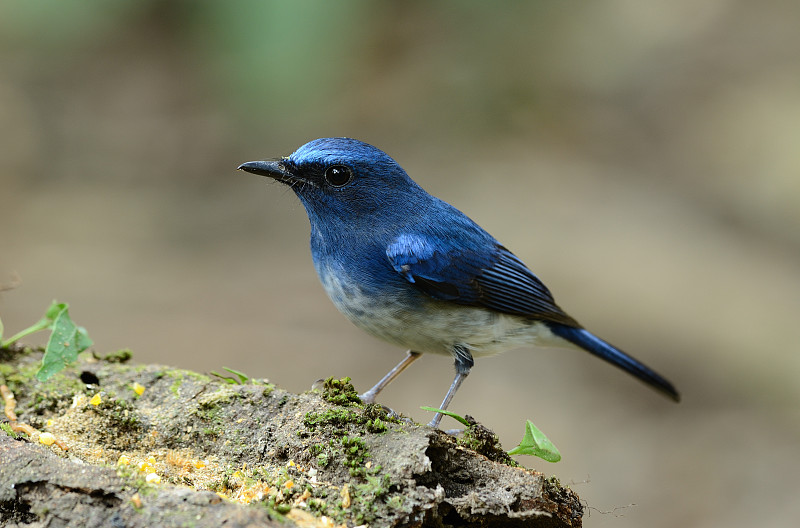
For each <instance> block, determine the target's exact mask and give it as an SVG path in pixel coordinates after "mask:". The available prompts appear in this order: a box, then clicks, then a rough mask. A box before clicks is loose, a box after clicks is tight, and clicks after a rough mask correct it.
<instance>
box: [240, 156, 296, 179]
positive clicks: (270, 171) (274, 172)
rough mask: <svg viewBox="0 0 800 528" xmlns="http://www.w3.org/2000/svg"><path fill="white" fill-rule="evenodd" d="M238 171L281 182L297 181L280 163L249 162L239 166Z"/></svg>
mask: <svg viewBox="0 0 800 528" xmlns="http://www.w3.org/2000/svg"><path fill="white" fill-rule="evenodd" d="M238 170H241V171H245V172H252V173H253V174H258V175H259V176H267V177H269V178H275V179H276V180H278V181H281V182H289V181H294V180H295V179H296V178H295V177H294V176H293V175H292V173H291V172H289V171H287V170H286V167H285V166H284V164H283V163H282V162H280V161H248V162H246V163H242V164H241V165H239V167H238Z"/></svg>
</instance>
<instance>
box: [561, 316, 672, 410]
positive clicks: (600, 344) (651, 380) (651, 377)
mask: <svg viewBox="0 0 800 528" xmlns="http://www.w3.org/2000/svg"><path fill="white" fill-rule="evenodd" d="M548 326H549V327H550V330H551V331H552V332H553V333H554V334H555V335H557V336H558V337H560V338H562V339H566V340H567V341H569V342H570V343H572V344H574V345H577V346H579V347H581V348H582V349H584V350H586V351H588V352H591V353H592V354H594V355H595V356H597V357H599V358H601V359H604V360H606V361H608V362H609V363H611V364H612V365H616V366H617V367H619V368H621V369H622V370H624V371H625V372H628V373H629V374H632V375H633V376H636V377H637V378H639V379H640V380H642V381H643V382H645V383H647V384H648V385H650V386H651V387H653V388H654V389H656V390H657V391H659V392H661V393H662V394H664V395H665V396H668V397H670V398H672V399H673V400H675V401H676V402H677V401H680V399H681V395H680V394H678V391H677V390H675V387H673V386H672V383H670V382H669V381H667V380H666V379H664V378H663V377H661V376H660V375H658V374H656V373H655V372H654V371H652V370H650V368H648V367H646V366H645V365H643V364H642V363H640V362H639V361H637V360H635V359H634V358H632V357H631V356H629V355H628V354H626V353H625V352H623V351H622V350H620V349H618V348H616V347H614V346H612V345H610V344H608V343H606V342H605V341H603V340H602V339H600V338H599V337H597V336H595V335H593V334H592V333H591V332H589V331H588V330H584V329H583V328H575V327H572V326H567V325H563V324H560V323H553V322H548Z"/></svg>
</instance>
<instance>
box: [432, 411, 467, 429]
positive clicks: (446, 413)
mask: <svg viewBox="0 0 800 528" xmlns="http://www.w3.org/2000/svg"><path fill="white" fill-rule="evenodd" d="M420 409H422V410H423V411H428V412H435V413H442V414H443V415H445V416H449V417H450V418H452V419H454V420H458V421H459V422H461V423H462V424H464V425H466V426H467V427H469V426H470V425H472V424H471V423H469V421H468V420H467V419H466V418H464V417H463V416H459V415H457V414H456V413H454V412H450V411H445V410H442V409H437V408H436V407H420Z"/></svg>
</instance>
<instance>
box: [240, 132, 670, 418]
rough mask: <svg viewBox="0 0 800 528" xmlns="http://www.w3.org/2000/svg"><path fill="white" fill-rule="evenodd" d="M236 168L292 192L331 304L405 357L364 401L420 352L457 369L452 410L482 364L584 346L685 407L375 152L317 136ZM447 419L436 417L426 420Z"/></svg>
mask: <svg viewBox="0 0 800 528" xmlns="http://www.w3.org/2000/svg"><path fill="white" fill-rule="evenodd" d="M238 169H239V170H242V171H246V172H249V173H253V174H257V175H261V176H266V177H269V178H272V179H274V180H276V181H278V182H281V183H283V184H285V185H288V186H289V187H290V188H291V189H292V190H293V191H294V193H295V194H296V195H297V197H298V198H299V200H300V202H301V203H302V204H303V206H304V208H305V210H306V213H307V214H308V219H309V223H310V227H311V235H310V247H311V256H312V259H313V262H314V267H315V269H316V272H317V275H318V277H319V280H320V282H321V283H322V286H323V288H324V289H325V292H326V293H327V295H328V297H329V298H330V300H331V301H332V302H333V304H334V305H335V306H336V308H338V310H339V311H340V312H341V313H342V314H344V315H345V317H347V318H348V319H349V320H350V321H351V322H353V323H354V324H355V325H356V326H357V327H359V328H361V329H362V330H364V331H365V332H367V333H368V334H371V335H373V336H375V337H377V338H379V339H382V340H384V341H386V342H389V343H391V344H393V345H397V346H399V347H403V348H405V349H407V350H408V351H407V353H406V356H405V357H404V358H403V360H402V361H400V363H398V364H397V366H395V367H394V368H393V369H392V370H390V371H389V372H388V373H387V374H386V375H385V376H384V377H383V378H382V379H381V380H380V381H378V383H376V384H375V386H373V387H372V388H371V389H369V390H368V391H366V392H365V393H363V394H362V395H361V400H362V401H363V402H365V403H373V402H375V399H376V397H377V395H378V394H379V393H380V392H381V391H382V390H383V389H384V388H385V387H386V386H387V385H388V384H389V383H390V382H391V381H393V380H394V379H395V378H396V377H397V376H398V375H399V374H400V373H401V372H403V371H404V370H405V369H406V368H407V367H408V366H409V365H410V364H411V363H413V362H414V361H416V360H417V359H419V357H420V356H421V355H422V354H444V355H450V356H451V357H452V358H453V362H454V366H455V377H454V378H453V381H452V383H451V384H450V388H449V389H448V391H447V393H446V395H445V397H444V400H443V401H442V404H441V405H440V406H439V409H440V410H446V409H447V408H448V406H449V405H450V402H451V401H452V399H453V396H454V395H455V394H456V391H458V389H459V387H460V386H461V384H462V383H463V382H464V380H465V379H466V377H467V376H468V375H469V373H470V371H471V369H472V367H473V366H474V358H476V357H485V356H492V355H494V354H497V353H500V352H504V351H507V350H509V349H514V348H520V347H523V346H529V345H534V346H557V347H561V348H579V349H583V350H585V351H587V352H589V353H591V354H593V355H595V356H597V357H599V358H600V359H603V360H605V361H607V362H609V363H611V364H612V365H615V366H617V367H619V368H620V369H622V370H624V371H625V372H627V373H629V374H631V375H633V376H634V377H636V378H638V379H639V380H641V381H642V382H644V383H645V384H647V385H649V386H650V387H652V388H653V389H655V390H657V391H659V392H660V393H662V394H663V395H665V396H667V397H668V398H671V399H672V400H674V401H676V402H677V401H679V400H680V395H679V393H678V391H677V390H676V389H675V387H674V386H673V385H672V383H671V382H669V381H668V380H667V379H665V378H664V377H662V376H661V375H660V374H658V373H656V372H655V371H654V370H652V369H651V368H649V367H647V366H645V365H644V364H643V363H641V362H640V361H638V360H636V359H634V358H633V357H631V356H630V355H628V354H626V353H625V352H623V351H622V350H620V349H619V348H617V347H615V346H613V345H611V344H609V343H608V342H606V341H604V340H602V339H600V338H599V337H597V336H595V335H594V334H592V333H591V332H589V331H588V330H586V329H585V328H584V327H583V326H581V325H580V324H579V323H578V322H577V321H576V320H575V319H574V318H572V317H571V316H570V315H568V314H567V313H566V312H564V310H562V309H561V308H560V307H559V306H558V305H557V304H556V302H555V300H554V298H553V295H552V294H551V293H550V290H549V289H548V288H547V287H546V286H545V285H544V283H543V282H542V281H541V280H540V279H539V278H538V277H537V276H536V275H535V274H534V273H533V272H532V271H531V270H530V269H529V268H528V267H527V266H526V265H525V264H524V263H523V262H522V261H521V260H520V259H519V258H517V256H516V255H514V254H513V253H512V252H511V251H509V250H508V249H506V247H505V246H503V245H502V244H500V242H498V241H497V240H496V239H495V238H494V237H493V236H492V235H490V234H489V233H488V232H487V231H486V230H484V229H483V228H482V227H480V226H479V225H478V224H477V223H475V222H474V221H473V220H471V219H470V218H469V217H467V215H465V214H464V213H462V212H461V211H459V210H458V209H456V208H455V207H453V206H452V205H450V204H449V203H447V202H445V201H443V200H440V199H439V198H436V197H434V196H432V195H431V194H429V193H428V192H426V191H425V190H424V189H423V188H422V187H421V186H419V185H418V184H417V183H416V182H415V181H414V180H412V179H411V178H410V177H409V175H408V174H407V173H406V171H405V170H403V168H402V167H401V166H400V164H398V163H397V162H396V161H395V160H394V159H392V158H391V157H390V156H389V155H388V154H386V153H385V152H383V151H382V150H380V149H378V148H377V147H374V146H372V145H370V144H368V143H365V142H362V141H360V140H357V139H352V138H345V137H332V138H320V139H315V140H313V141H310V142H308V143H306V144H305V145H303V146H301V147H300V148H298V149H297V150H296V151H294V152H293V153H292V154H290V155H289V156H284V157H280V158H272V159H269V160H264V161H248V162H246V163H242V164H241V165H240V166H239V167H238ZM441 419H442V414H441V413H440V412H437V413H436V414H435V415H434V417H433V419H432V420H431V422H430V423H429V425H430V426H431V427H434V428H436V427H438V426H439V422H440V421H441Z"/></svg>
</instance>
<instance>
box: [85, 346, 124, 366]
mask: <svg viewBox="0 0 800 528" xmlns="http://www.w3.org/2000/svg"><path fill="white" fill-rule="evenodd" d="M92 355H93V356H94V357H95V359H100V360H102V361H105V362H106V363H127V362H128V361H130V359H131V358H132V357H133V352H131V350H130V349H129V348H122V349H120V350H116V351H114V352H111V353H109V354H106V355H105V356H102V357H101V356H98V355H97V354H96V353H94V352H93V353H92Z"/></svg>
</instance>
